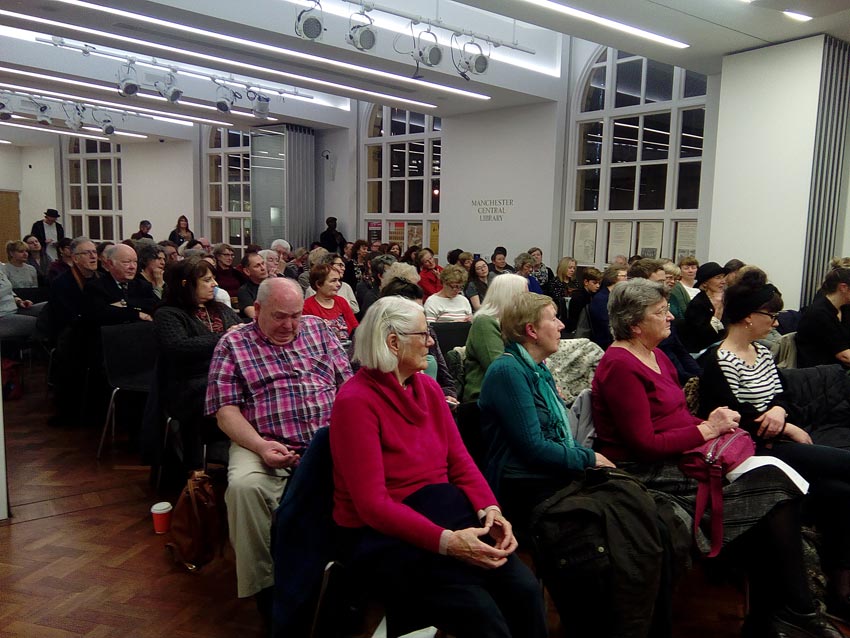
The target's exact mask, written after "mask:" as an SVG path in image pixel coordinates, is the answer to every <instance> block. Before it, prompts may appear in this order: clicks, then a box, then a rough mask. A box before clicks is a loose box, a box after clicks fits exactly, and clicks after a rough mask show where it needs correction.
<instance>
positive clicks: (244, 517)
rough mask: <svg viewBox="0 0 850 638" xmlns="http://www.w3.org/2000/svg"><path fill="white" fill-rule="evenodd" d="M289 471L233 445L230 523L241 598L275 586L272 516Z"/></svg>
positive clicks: (229, 472)
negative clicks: (267, 463) (271, 539)
mask: <svg viewBox="0 0 850 638" xmlns="http://www.w3.org/2000/svg"><path fill="white" fill-rule="evenodd" d="M288 477H289V470H286V469H273V468H270V467H268V466H267V465H266V464H265V463H263V461H262V459H261V458H260V457H259V456H257V455H256V454H255V453H254V452H252V451H251V450H247V449H245V448H243V447H241V446H240V445H237V444H236V443H233V442H231V443H230V460H229V461H228V465H227V491H226V492H225V494H224V500H225V502H226V503H227V522H228V525H229V526H230V542H231V544H232V545H233V550H234V552H235V553H236V581H237V592H238V596H239V598H247V597H249V596H253V595H254V594H256V593H258V592H260V591H261V590H263V589H265V588H267V587H271V586H272V585H274V565H273V563H272V555H271V548H270V542H271V541H270V537H271V524H272V515H273V514H274V511H275V509H277V506H278V503H280V499H281V496H283V489H284V487H285V486H286V481H287V478H288Z"/></svg>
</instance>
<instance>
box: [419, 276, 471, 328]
mask: <svg viewBox="0 0 850 638" xmlns="http://www.w3.org/2000/svg"><path fill="white" fill-rule="evenodd" d="M440 283H441V284H443V287H442V289H441V290H440V291H439V292H438V293H436V294H434V295H431V296H429V297H428V298H427V299H426V300H425V317H427V319H428V323H432V322H435V321H436V322H438V323H442V322H448V321H472V306H470V305H469V299H467V298H466V297H465V296H464V295H462V294H460V293H461V291H462V290H463V287H464V286H465V285H466V271H465V270H464V269H463V268H462V267H461V266H446V267H445V268H443V270H442V271H441V272H440ZM420 285H422V282H421V281H420Z"/></svg>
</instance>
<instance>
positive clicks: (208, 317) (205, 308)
mask: <svg viewBox="0 0 850 638" xmlns="http://www.w3.org/2000/svg"><path fill="white" fill-rule="evenodd" d="M201 310H203V311H204V319H206V320H207V326H208V327H209V329H210V332H212V331H213V325H212V319H211V318H210V311H209V310H207V307H206V306H200V307H199V308H198V314H200V311H201ZM198 321H201V318H200V316H199V317H198ZM201 323H203V321H201Z"/></svg>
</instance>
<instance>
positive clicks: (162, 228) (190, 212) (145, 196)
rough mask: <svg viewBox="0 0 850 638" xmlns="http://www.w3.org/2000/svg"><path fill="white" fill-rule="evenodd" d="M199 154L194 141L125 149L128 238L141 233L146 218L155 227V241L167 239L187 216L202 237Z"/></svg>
mask: <svg viewBox="0 0 850 638" xmlns="http://www.w3.org/2000/svg"><path fill="white" fill-rule="evenodd" d="M196 155H197V154H196V153H195V147H194V145H193V144H192V143H191V142H166V143H163V144H160V143H159V142H151V143H145V144H123V145H122V146H121V157H122V167H123V170H122V176H123V180H124V235H125V236H126V237H129V236H130V235H131V234H133V233H134V232H136V231H137V230H138V227H139V226H138V224H139V222H140V221H141V220H142V219H147V220H150V222H151V223H152V224H153V229H152V230H151V235H153V237H154V239H156V240H157V241H159V240H161V239H166V238H167V237H168V234H169V233H170V232H171V231H172V230H173V229H174V226H175V224H176V223H177V218H178V217H179V216H180V215H186V216H187V217H188V218H189V220H190V225H191V226H190V227H191V228H192V230H194V231H195V234H196V235H199V234H200V231H199V230H198V229H199V227H200V226H199V216H198V213H199V212H200V203H199V202H197V201H196V196H195V193H196V184H195V181H196V179H197V177H196V170H195V163H196V162H197V157H196Z"/></svg>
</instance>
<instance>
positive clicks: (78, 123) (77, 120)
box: [62, 103, 85, 131]
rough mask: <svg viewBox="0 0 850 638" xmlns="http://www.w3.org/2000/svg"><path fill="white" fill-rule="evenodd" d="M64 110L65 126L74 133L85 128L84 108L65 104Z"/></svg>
mask: <svg viewBox="0 0 850 638" xmlns="http://www.w3.org/2000/svg"><path fill="white" fill-rule="evenodd" d="M62 109H63V110H64V111H65V126H67V127H68V128H69V129H71V130H72V131H79V130H81V129H82V128H83V113H84V112H85V109H84V107H82V106H81V105H79V104H67V103H65V104H63V105H62ZM69 109H70V110H69Z"/></svg>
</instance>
